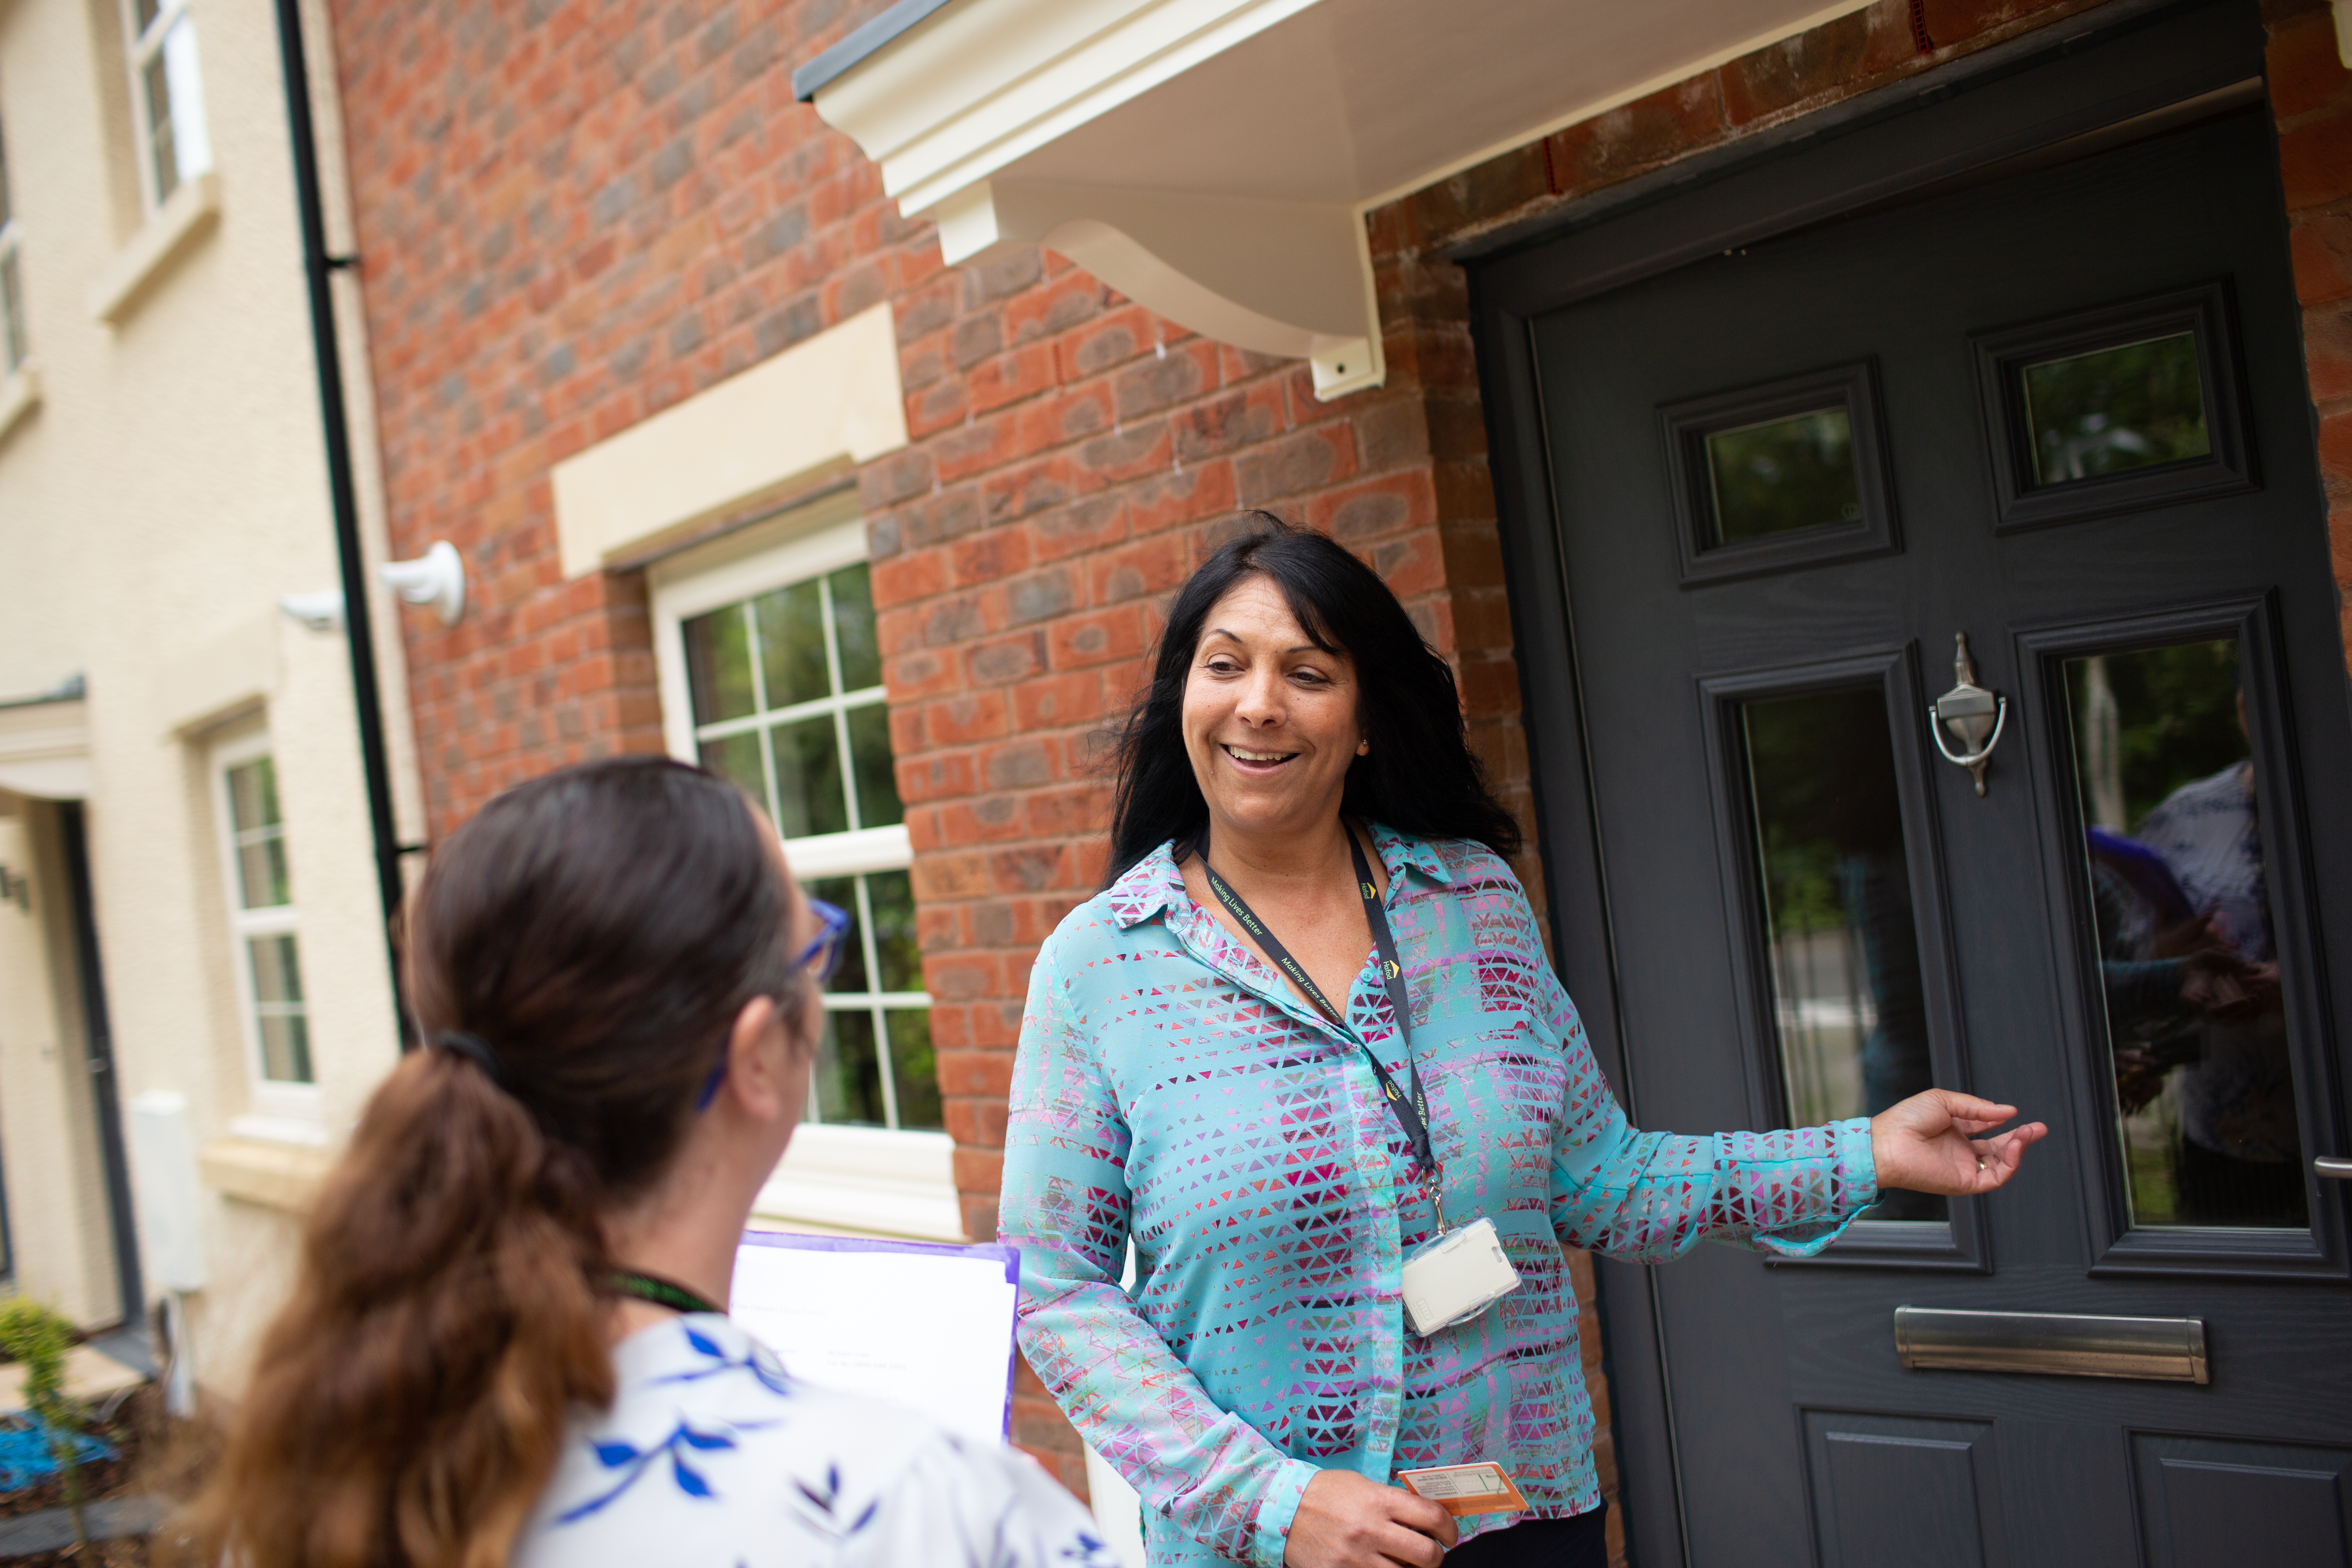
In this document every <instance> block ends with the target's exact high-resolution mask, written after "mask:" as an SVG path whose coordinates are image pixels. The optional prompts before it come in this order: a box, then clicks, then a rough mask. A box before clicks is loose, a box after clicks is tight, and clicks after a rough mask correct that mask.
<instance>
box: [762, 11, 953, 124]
mask: <svg viewBox="0 0 2352 1568" xmlns="http://www.w3.org/2000/svg"><path fill="white" fill-rule="evenodd" d="M951 4H953V0H898V4H897V5H893V6H891V7H890V8H889V9H888V10H887V11H885V12H883V13H882V14H881V15H880V16H877V17H875V18H874V19H873V20H872V21H870V22H867V23H866V24H865V25H864V26H860V27H858V28H856V30H855V31H853V32H852V33H851V34H850V35H849V36H848V37H845V38H844V39H842V40H841V42H839V43H837V44H835V45H834V46H833V47H831V48H829V49H827V50H825V51H824V53H823V54H821V55H819V56H817V58H814V59H813V60H811V61H809V62H808V64H806V65H804V66H802V67H801V68H799V69H797V70H795V71H793V97H795V98H797V99H799V100H801V101H802V102H803V103H806V102H807V101H808V100H811V99H813V98H814V97H815V96H816V95H817V91H818V89H821V88H824V87H826V86H828V85H830V84H831V83H832V82H833V81H835V79H838V78H840V77H843V76H845V75H847V74H848V72H849V71H850V69H851V68H853V67H855V66H857V65H860V64H862V63H863V62H864V61H865V59H866V56H868V55H872V54H877V53H879V52H880V50H881V49H882V47H883V46H884V45H886V44H888V43H890V42H891V41H892V40H893V39H895V38H897V37H898V35H900V34H901V33H906V32H911V31H912V30H913V29H915V28H916V27H918V26H920V25H921V24H922V23H923V22H925V21H926V20H928V19H929V17H930V16H931V14H932V13H933V12H935V11H940V10H943V9H945V8H946V7H947V6H948V5H951Z"/></svg>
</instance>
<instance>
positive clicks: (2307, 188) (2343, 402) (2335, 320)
mask: <svg viewBox="0 0 2352 1568" xmlns="http://www.w3.org/2000/svg"><path fill="white" fill-rule="evenodd" d="M2263 10H2264V16H2265V18H2266V19H2267V20H2268V21H2269V23H2270V30H2271V42H2270V56H2269V61H2268V74H2269V77H2270V86H2271V111H2272V113H2273V114H2274V115H2276V116H2277V117H2278V132H2279V173H2280V175H2281V177H2282V180H2283V183H2284V187H2285V192H2286V206H2287V221H2288V223H2289V225H2290V228H2289V231H2288V233H2289V238H2290V240H2291V242H2292V245H2293V247H2294V288H2295V294H2296V296H2297V297H2298V298H2300V299H2301V300H2302V301H2303V343H2304V357H2305V365H2306V368H2307V369H2308V370H2309V372H2310V374H2311V400H2312V403H2313V405H2315V412H2316V414H2317V416H2318V423H2319V468H2320V475H2321V478H2322V479H2323V480H2324V481H2325V483H2326V488H2327V521H2328V534H2329V537H2330V539H2331V540H2332V541H2333V542H2334V544H2335V552H2334V553H2335V562H2336V595H2337V603H2338V605H2339V606H2340V605H2342V603H2343V598H2344V595H2345V593H2346V591H2347V589H2352V72H2347V70H2346V69H2345V68H2344V61H2343V59H2342V58H2341V56H2339V55H2338V53H2337V52H2336V26H2335V21H2336V19H2335V16H2334V15H2333V14H2332V13H2331V11H2330V10H2329V8H2328V6H2327V5H2326V0H2269V3H2268V4H2266V5H2264V7H2263ZM2344 640H2345V647H2346V650H2347V660H2352V613H2346V614H2345V616H2344Z"/></svg>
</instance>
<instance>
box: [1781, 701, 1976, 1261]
mask: <svg viewBox="0 0 2352 1568" xmlns="http://www.w3.org/2000/svg"><path fill="white" fill-rule="evenodd" d="M1742 709H1743V717H1744V719H1745V726H1744V728H1745V731H1746V739H1747V750H1748V788H1749V791H1750V794H1751V799H1752V801H1753V805H1754V810H1755V826H1756V838H1757V842H1756V847H1755V852H1756V856H1757V872H1758V876H1757V881H1758V885H1759V887H1760V888H1761V889H1762V891H1763V899H1764V910H1763V915H1764V923H1765V929H1766V931H1767V943H1768V951H1767V952H1766V953H1765V955H1764V957H1765V962H1766V964H1767V967H1768V970H1769V973H1770V975H1771V978H1772V1000H1773V1031H1774V1034H1775V1036H1776V1037H1777V1039H1778V1042H1779V1046H1780V1072H1781V1079H1782V1082H1783V1085H1784V1087H1785V1089H1786V1091H1787V1095H1788V1104H1789V1116H1790V1121H1792V1122H1794V1123H1796V1124H1798V1125H1812V1124H1818V1123H1821V1122H1824V1121H1840V1120H1843V1119H1844V1118H1847V1117H1853V1116H1872V1115H1875V1114H1876V1113H1877V1112H1879V1111H1881V1110H1885V1109H1886V1108H1887V1107H1888V1106H1890V1105H1893V1104H1894V1103H1895V1101H1897V1100H1904V1099H1907V1098H1908V1097H1910V1096H1911V1095H1914V1094H1916V1093H1918V1092H1919V1091H1920V1090H1921V1089H1926V1088H1927V1087H1928V1077H1929V1069H1928V1064H1927V1003H1926V997H1925V994H1924V992H1923V989H1922V986H1921V982H1920V971H1919V942H1918V937H1917V933H1916V930H1915V929H1914V926H1913V921H1912V915H1911V879H1910V874H1909V872H1908V870H1907V869H1906V866H1905V863H1904V856H1903V816H1902V805H1901V801H1900V798H1899V796H1898V795H1897V793H1896V789H1895V746H1894V737H1893V736H1892V735H1891V734H1890V733H1889V732H1888V730H1887V724H1886V702H1885V696H1884V695H1883V693H1882V692H1881V691H1880V689H1879V688H1878V687H1877V686H1876V685H1875V684H1873V685H1869V686H1861V687H1854V688H1852V689H1847V690H1843V691H1823V692H1811V693H1808V694H1806V695H1804V696H1801V697H1771V698H1762V699H1759V700H1752V701H1749V702H1747V703H1745V704H1743V705H1742ZM1946 1215H1947V1207H1946V1205H1945V1201H1944V1200H1943V1199H1942V1198H1940V1197H1936V1196H1932V1195H1929V1194H1922V1193H1909V1192H1894V1193H1889V1194H1886V1195H1885V1197H1884V1198H1882V1199H1881V1200H1880V1201H1879V1202H1878V1203H1876V1204H1874V1205H1872V1206H1871V1207H1870V1208H1869V1209H1868V1210H1866V1211H1864V1218H1866V1219H1891V1220H1940V1219H1943V1218H1945V1217H1946Z"/></svg>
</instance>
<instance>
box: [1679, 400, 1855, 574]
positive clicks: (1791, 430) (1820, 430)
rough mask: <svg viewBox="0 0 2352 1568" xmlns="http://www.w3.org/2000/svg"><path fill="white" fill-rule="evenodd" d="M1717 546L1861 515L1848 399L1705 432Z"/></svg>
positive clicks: (1852, 519) (1850, 520) (1850, 518)
mask: <svg viewBox="0 0 2352 1568" xmlns="http://www.w3.org/2000/svg"><path fill="white" fill-rule="evenodd" d="M1706 470H1707V481H1708V483H1709V485H1710V486H1711V487H1712V489H1713V493H1714V508H1713V511H1714V516H1713V533H1714V536H1715V537H1714V542H1715V543H1717V544H1737V543H1738V542H1741V541H1743V540H1748V539H1761V538H1763V537H1764V536H1765V535H1767V534H1772V533H1788V532H1791V531H1794V530H1797V529H1801V528H1814V527H1818V526H1820V525H1822V524H1823V523H1834V522H1852V521H1855V520H1856V519H1857V518H1859V517H1861V516H1862V480H1861V479H1860V478H1859V476H1857V474H1856V473H1855V471H1854V461H1853V417H1852V416H1850V415H1848V414H1847V412H1846V408H1845V405H1844V404H1843V403H1841V404H1838V405H1835V406H1833V407H1830V408H1815V409H1811V410H1810V411H1808V412H1806V413H1803V414H1796V415H1790V416H1788V417H1786V418H1781V419H1768V420H1765V421H1763V422H1762V423H1760V424H1756V425H1743V426H1739V427H1738V428H1737V429H1732V430H1717V431H1716V432H1714V433H1713V434H1711V435H1709V436H1708V437H1706Z"/></svg>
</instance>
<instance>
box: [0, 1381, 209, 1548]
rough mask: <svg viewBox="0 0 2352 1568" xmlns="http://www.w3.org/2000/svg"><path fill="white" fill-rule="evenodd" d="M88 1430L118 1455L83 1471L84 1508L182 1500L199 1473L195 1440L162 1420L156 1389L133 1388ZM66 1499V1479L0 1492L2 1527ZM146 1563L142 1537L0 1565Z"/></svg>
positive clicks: (186, 1428)
mask: <svg viewBox="0 0 2352 1568" xmlns="http://www.w3.org/2000/svg"><path fill="white" fill-rule="evenodd" d="M89 1430H90V1431H91V1432H92V1433H93V1434H95V1435H96V1436H100V1437H103V1438H105V1439H106V1441H107V1442H108V1443H109V1444H110V1445H111V1446H112V1447H113V1448H114V1450H115V1454H114V1458H110V1459H101V1460H98V1461H95V1462H93V1463H90V1464H86V1465H84V1466H82V1467H81V1495H82V1500H83V1501H84V1502H85V1503H92V1502H97V1501H100V1500H102V1499H106V1498H119V1497H138V1496H158V1495H162V1496H170V1497H183V1496H185V1495H186V1492H187V1488H188V1485H189V1483H190V1481H191V1480H192V1479H194V1474H195V1471H196V1469H197V1468H198V1466H197V1462H196V1461H197V1450H196V1447H195V1443H194V1433H193V1432H192V1431H191V1429H190V1428H189V1426H188V1425H187V1424H185V1423H181V1422H175V1421H173V1420H171V1419H170V1418H169V1417H168V1416H166V1415H164V1413H163V1395H162V1394H161V1392H160V1391H158V1390H157V1389H156V1388H155V1387H154V1386H152V1384H150V1385H148V1386H146V1387H142V1388H137V1389H133V1390H132V1391H131V1394H130V1396H129V1397H128V1398H126V1399H124V1400H123V1401H122V1403H121V1405H117V1406H116V1407H115V1409H114V1412H113V1415H112V1416H111V1418H110V1419H108V1420H105V1421H103V1422H95V1421H94V1422H93V1424H92V1425H91V1426H90V1428H89ZM65 1500H66V1493H65V1481H64V1478H63V1477H61V1476H54V1475H53V1476H49V1477H47V1478H46V1479H42V1480H39V1481H37V1482H35V1483H34V1484H33V1485H31V1486H29V1487H23V1488H20V1489H17V1490H16V1491H13V1492H5V1493H0V1520H7V1519H17V1518H21V1517H23V1516H24V1515H26V1514H28V1513H37V1512H39V1511H41V1510H44V1509H52V1508H63V1507H64V1506H65ZM149 1561H150V1558H149V1555H148V1543H147V1541H146V1539H145V1538H143V1537H141V1538H126V1539H123V1540H120V1541H100V1542H91V1543H90V1544H89V1545H88V1546H83V1547H72V1546H68V1547H67V1548H65V1549H64V1550H62V1551H58V1552H33V1553H31V1554H29V1555H26V1556H17V1557H7V1558H5V1559H0V1562H5V1563H6V1564H7V1568H68V1565H70V1568H100V1565H103V1568H147V1564H148V1563H149Z"/></svg>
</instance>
